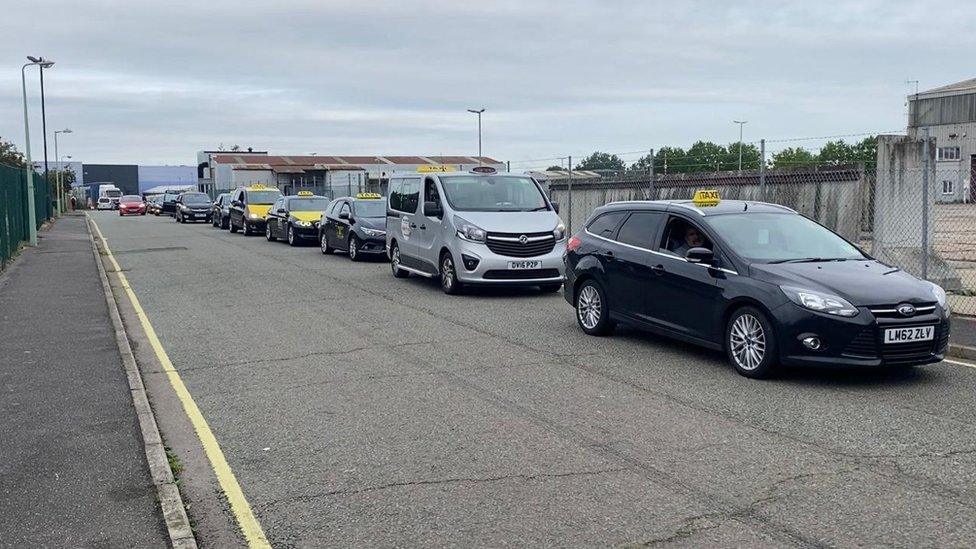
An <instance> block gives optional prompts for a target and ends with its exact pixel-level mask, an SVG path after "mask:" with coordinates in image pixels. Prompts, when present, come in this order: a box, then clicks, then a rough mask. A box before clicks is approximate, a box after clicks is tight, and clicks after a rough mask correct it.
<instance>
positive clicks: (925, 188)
mask: <svg viewBox="0 0 976 549" xmlns="http://www.w3.org/2000/svg"><path fill="white" fill-rule="evenodd" d="M915 107H916V109H917V108H918V105H916V106H915ZM922 135H923V138H922V139H924V140H925V141H924V144H923V145H922V150H923V151H924V154H925V162H924V165H925V171H924V172H923V173H922V280H928V279H929V128H928V127H925V128H924V129H923V131H922Z"/></svg>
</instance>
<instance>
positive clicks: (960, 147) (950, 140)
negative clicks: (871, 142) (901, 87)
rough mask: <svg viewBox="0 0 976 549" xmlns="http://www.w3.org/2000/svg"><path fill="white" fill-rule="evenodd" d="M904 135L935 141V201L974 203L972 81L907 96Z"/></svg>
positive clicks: (975, 107)
mask: <svg viewBox="0 0 976 549" xmlns="http://www.w3.org/2000/svg"><path fill="white" fill-rule="evenodd" d="M908 104H909V109H908V135H909V136H910V137H913V138H916V139H920V138H923V137H924V135H925V131H928V133H929V136H931V137H933V138H935V143H936V150H935V162H936V166H935V169H936V178H937V181H936V189H935V192H936V197H937V200H938V201H939V202H974V201H976V184H974V175H976V78H972V79H969V80H963V81H962V82H956V83H955V84H949V85H948V86H942V87H939V88H934V89H931V90H926V91H923V92H919V93H917V94H914V95H910V96H909V97H908Z"/></svg>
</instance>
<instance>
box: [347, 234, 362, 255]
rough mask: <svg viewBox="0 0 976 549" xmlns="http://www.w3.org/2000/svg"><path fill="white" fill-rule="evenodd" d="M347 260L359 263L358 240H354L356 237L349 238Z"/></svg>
mask: <svg viewBox="0 0 976 549" xmlns="http://www.w3.org/2000/svg"><path fill="white" fill-rule="evenodd" d="M349 259H351V260H353V261H359V260H360V259H361V257H360V255H359V239H358V238H356V235H351V236H350V237H349Z"/></svg>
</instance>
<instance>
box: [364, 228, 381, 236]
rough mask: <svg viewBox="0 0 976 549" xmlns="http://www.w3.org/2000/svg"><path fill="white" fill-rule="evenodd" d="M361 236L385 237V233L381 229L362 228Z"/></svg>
mask: <svg viewBox="0 0 976 549" xmlns="http://www.w3.org/2000/svg"><path fill="white" fill-rule="evenodd" d="M363 234H365V235H366V236H386V231H384V230H381V229H367V228H366V227H363Z"/></svg>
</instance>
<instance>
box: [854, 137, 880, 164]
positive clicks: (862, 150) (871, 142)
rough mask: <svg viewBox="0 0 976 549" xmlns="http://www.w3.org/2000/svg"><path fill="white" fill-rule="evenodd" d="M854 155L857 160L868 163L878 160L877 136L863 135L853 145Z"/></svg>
mask: <svg viewBox="0 0 976 549" xmlns="http://www.w3.org/2000/svg"><path fill="white" fill-rule="evenodd" d="M854 156H855V157H856V159H857V161H858V162H867V163H869V164H871V163H875V162H877V161H878V136H876V135H873V136H871V137H865V138H864V139H862V140H861V141H860V142H858V144H857V145H854Z"/></svg>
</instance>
